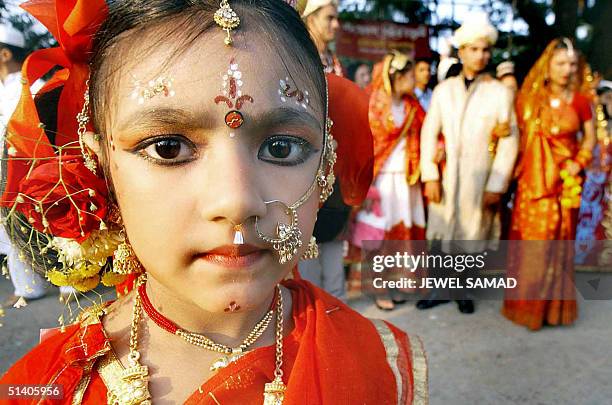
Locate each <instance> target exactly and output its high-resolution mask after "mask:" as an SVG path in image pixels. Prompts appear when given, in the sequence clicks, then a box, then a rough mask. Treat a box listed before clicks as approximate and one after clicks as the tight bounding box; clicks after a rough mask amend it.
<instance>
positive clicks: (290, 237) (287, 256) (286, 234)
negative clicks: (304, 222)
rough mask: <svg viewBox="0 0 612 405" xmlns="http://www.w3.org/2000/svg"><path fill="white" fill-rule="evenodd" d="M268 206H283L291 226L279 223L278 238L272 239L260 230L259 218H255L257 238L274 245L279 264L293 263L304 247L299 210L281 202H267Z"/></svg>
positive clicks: (277, 228) (277, 227) (277, 226)
mask: <svg viewBox="0 0 612 405" xmlns="http://www.w3.org/2000/svg"><path fill="white" fill-rule="evenodd" d="M266 204H279V205H282V206H283V207H284V209H285V214H286V215H287V216H288V217H289V219H290V221H291V223H289V224H285V223H282V222H278V223H277V225H276V237H275V238H271V237H269V236H266V235H264V234H263V233H262V232H261V231H260V230H259V218H258V217H255V230H256V232H257V236H258V237H259V238H261V239H262V240H263V241H264V242H267V243H270V244H272V249H274V250H275V251H276V252H277V253H278V262H279V263H280V264H285V263H287V262H289V261H291V260H292V259H293V257H294V256H295V255H296V253H297V252H298V250H299V249H300V248H301V247H302V231H300V228H298V216H297V210H296V209H295V208H292V207H289V206H287V204H285V203H284V202H282V201H279V200H274V201H267V202H266Z"/></svg>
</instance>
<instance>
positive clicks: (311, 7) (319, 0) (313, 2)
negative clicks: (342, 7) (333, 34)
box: [298, 0, 338, 18]
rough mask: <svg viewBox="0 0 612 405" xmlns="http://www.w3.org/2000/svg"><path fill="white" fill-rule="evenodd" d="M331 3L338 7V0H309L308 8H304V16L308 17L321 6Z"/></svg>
mask: <svg viewBox="0 0 612 405" xmlns="http://www.w3.org/2000/svg"><path fill="white" fill-rule="evenodd" d="M298 3H299V2H298ZM329 5H332V6H336V7H338V0H308V3H307V4H306V8H305V9H304V12H303V13H302V18H306V17H308V16H309V15H310V14H312V13H314V12H315V11H317V10H318V9H320V8H321V7H325V6H329Z"/></svg>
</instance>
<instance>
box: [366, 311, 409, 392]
mask: <svg viewBox="0 0 612 405" xmlns="http://www.w3.org/2000/svg"><path fill="white" fill-rule="evenodd" d="M372 323H373V324H374V326H375V327H376V331H377V332H378V334H379V335H380V340H381V341H382V343H383V346H384V347H385V352H386V353H387V363H389V367H391V371H393V375H394V376H395V382H396V385H397V403H398V404H400V402H401V398H402V392H403V390H404V381H403V380H402V375H401V373H400V371H399V368H398V366H397V358H398V356H399V347H398V346H397V342H396V340H395V336H394V335H393V332H392V331H391V329H389V326H387V324H386V323H385V322H384V321H383V320H380V319H372Z"/></svg>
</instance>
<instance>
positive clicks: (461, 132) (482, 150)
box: [417, 16, 518, 313]
mask: <svg viewBox="0 0 612 405" xmlns="http://www.w3.org/2000/svg"><path fill="white" fill-rule="evenodd" d="M496 41H497V31H496V30H495V28H494V27H493V26H492V25H491V24H490V23H489V21H488V19H487V18H486V17H484V16H483V17H482V18H477V17H476V18H472V19H470V20H469V21H466V22H465V23H464V24H463V25H462V26H461V27H460V28H459V29H458V30H457V31H456V32H455V35H454V42H455V46H457V47H458V48H459V57H460V59H461V62H462V65H463V71H462V73H461V74H460V75H459V76H457V77H453V78H449V79H447V80H445V81H443V82H442V83H440V84H439V85H438V86H437V87H436V88H435V89H434V92H433V95H432V100H431V105H430V109H429V111H428V112H427V116H426V118H425V122H424V124H423V129H422V131H421V180H422V181H423V183H424V184H425V195H426V197H427V199H428V200H429V207H428V209H429V218H428V224H427V239H428V240H432V241H433V240H440V241H442V242H441V245H442V246H441V247H442V251H443V252H445V253H462V252H465V253H476V252H482V251H484V250H486V249H487V248H488V247H492V242H493V243H495V242H496V241H497V240H498V239H499V229H500V226H499V218H498V215H497V213H498V206H499V203H500V199H501V196H502V194H503V193H504V192H505V191H506V189H507V188H508V183H509V182H510V178H511V176H512V172H513V168H514V163H515V160H516V157H517V153H518V129H517V127H516V117H515V115H514V107H513V102H512V100H513V97H512V94H511V93H510V91H508V89H507V88H506V87H505V86H504V85H503V84H502V83H501V82H499V81H497V80H496V79H494V78H493V77H491V76H489V75H488V74H485V73H483V71H484V70H485V68H486V66H487V64H488V63H489V60H490V58H491V47H492V46H493V45H494V44H495V42H496ZM439 134H443V135H444V154H443V155H445V160H446V163H445V169H444V171H443V172H442V171H441V169H440V166H439V164H438V163H439V160H440V155H441V153H440V152H441V151H440V150H439V148H440V147H439ZM461 241H470V242H467V243H466V242H463V243H461ZM451 242H452V243H451ZM443 302H448V300H439V299H436V294H435V292H434V293H432V294H431V295H430V296H429V297H428V299H425V300H421V301H419V302H418V303H417V307H418V308H419V309H426V308H431V307H433V306H436V305H438V304H440V303H443ZM457 302H458V304H459V310H460V311H461V312H463V313H471V312H473V311H474V306H473V302H472V301H471V300H458V301H457Z"/></svg>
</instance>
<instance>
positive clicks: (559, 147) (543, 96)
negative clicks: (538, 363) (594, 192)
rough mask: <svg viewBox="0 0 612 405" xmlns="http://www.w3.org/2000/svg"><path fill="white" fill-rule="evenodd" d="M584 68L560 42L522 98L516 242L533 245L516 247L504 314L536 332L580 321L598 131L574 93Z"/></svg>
mask: <svg viewBox="0 0 612 405" xmlns="http://www.w3.org/2000/svg"><path fill="white" fill-rule="evenodd" d="M576 64H577V55H576V52H575V50H574V47H573V45H572V43H571V42H570V41H569V40H568V39H565V38H563V39H558V40H554V41H553V42H552V43H550V44H549V45H548V47H547V48H546V50H545V51H544V53H543V54H542V56H541V57H540V59H539V60H538V61H537V62H536V64H535V65H534V67H533V68H532V69H531V71H530V72H529V75H528V76H527V78H526V79H525V82H524V84H523V86H522V88H521V91H520V93H519V95H518V100H517V116H518V119H519V125H520V129H521V154H520V156H519V163H518V169H517V173H518V189H517V194H516V200H515V202H514V211H513V216H512V225H511V230H510V239H514V240H518V241H531V242H517V243H514V244H512V245H511V250H510V251H509V268H508V276H509V277H516V278H517V287H516V288H515V289H512V290H507V291H506V300H505V301H504V306H503V309H502V313H503V314H504V316H506V317H507V318H508V319H510V320H511V321H513V322H515V323H518V324H520V325H524V326H526V327H528V328H529V329H532V330H537V329H540V328H541V327H542V325H569V324H571V323H573V322H574V321H575V320H576V318H577V307H576V299H575V287H574V242H573V240H574V239H575V237H576V218H577V211H578V207H579V206H580V192H581V187H580V184H581V182H582V177H581V173H582V171H583V169H584V168H585V167H586V166H587V165H588V164H589V162H590V160H591V156H592V150H593V147H594V145H595V128H594V124H593V121H592V112H591V105H590V103H589V101H588V99H587V98H586V97H585V96H583V95H582V94H580V93H578V92H577V91H576V90H575V89H574V87H573V83H574V80H573V75H574V73H575V72H576V69H577V65H576ZM579 132H582V141H580V140H579V138H578V136H577V135H578V133H579ZM562 241H567V242H562Z"/></svg>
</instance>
